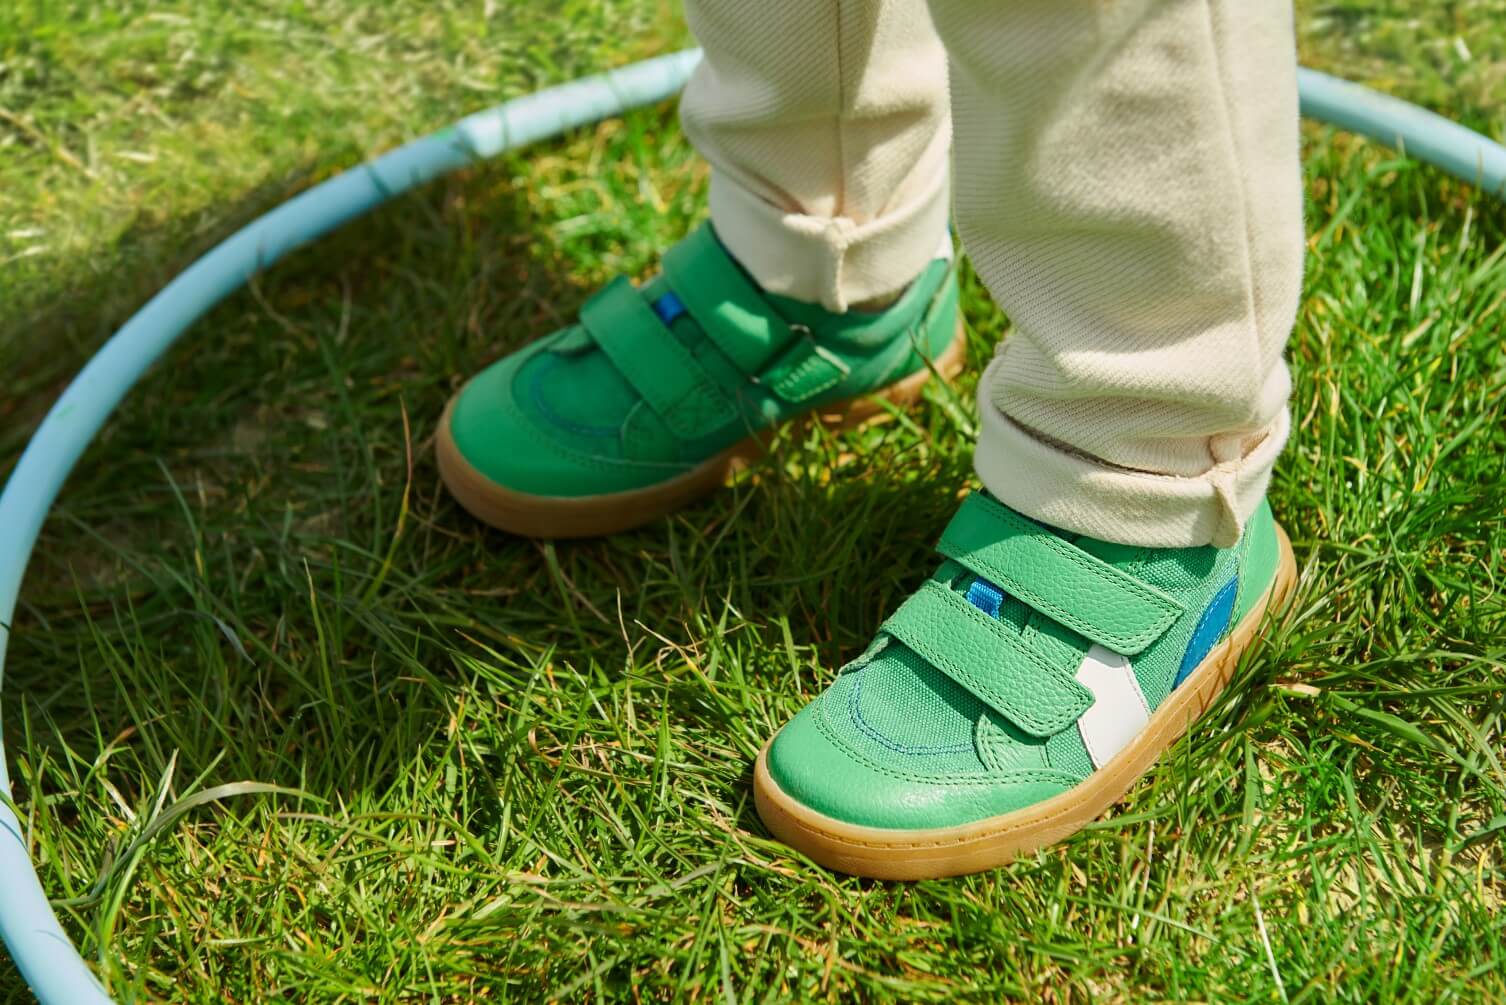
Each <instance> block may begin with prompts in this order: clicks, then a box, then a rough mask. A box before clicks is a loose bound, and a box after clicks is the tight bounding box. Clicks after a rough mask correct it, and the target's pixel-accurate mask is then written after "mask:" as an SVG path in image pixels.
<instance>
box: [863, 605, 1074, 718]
mask: <svg viewBox="0 0 1506 1005" xmlns="http://www.w3.org/2000/svg"><path fill="white" fill-rule="evenodd" d="M879 630H880V631H882V632H886V633H888V634H889V635H891V636H893V637H894V638H896V639H898V640H899V641H901V642H903V643H904V644H905V645H907V646H909V647H910V648H911V649H913V650H915V652H916V654H917V655H918V656H920V657H921V658H922V659H924V660H925V661H926V662H927V663H929V664H931V665H932V666H933V667H935V668H936V669H937V670H940V671H941V672H942V673H944V674H946V675H947V676H948V677H950V678H952V680H954V681H956V682H957V683H958V684H961V685H962V686H963V687H965V688H967V689H968V690H969V691H971V692H972V693H973V694H975V695H977V696H978V698H979V699H980V700H982V701H983V702H984V703H985V704H987V705H988V706H989V707H990V708H992V709H993V710H994V711H996V712H998V713H999V714H1000V715H1002V716H1004V717H1005V718H1007V719H1008V720H1009V721H1010V722H1012V723H1014V724H1015V725H1016V726H1018V727H1019V728H1020V729H1023V730H1024V731H1025V732H1027V733H1029V734H1030V735H1032V736H1037V737H1046V736H1051V735H1053V734H1055V733H1059V732H1061V731H1062V730H1063V729H1066V728H1067V727H1068V726H1070V725H1071V724H1072V723H1074V722H1076V721H1077V719H1078V717H1079V716H1081V715H1082V714H1083V712H1085V711H1087V710H1088V708H1089V706H1091V705H1092V704H1093V696H1092V694H1091V693H1090V692H1089V691H1088V690H1087V688H1085V687H1083V686H1082V685H1081V684H1079V683H1077V681H1076V680H1074V679H1073V677H1072V673H1073V670H1074V669H1075V668H1073V667H1066V666H1058V665H1056V664H1054V663H1052V662H1051V661H1049V660H1047V659H1046V657H1044V656H1042V655H1041V654H1040V653H1038V652H1036V651H1035V650H1034V649H1032V648H1031V647H1030V644H1029V643H1028V642H1026V641H1025V639H1024V638H1022V637H1021V636H1020V635H1019V634H1017V633H1015V632H1013V631H1011V630H1010V629H1009V627H1008V626H1007V625H1006V624H1004V623H1003V622H1002V621H999V620H997V619H995V618H991V617H989V616H988V615H987V614H984V613H983V612H982V611H980V610H978V608H976V607H974V606H973V605H972V604H970V603H968V602H967V599H966V598H964V597H963V596H962V594H960V593H958V592H956V591H955V590H952V589H949V588H948V587H946V586H944V585H942V584H941V583H938V582H936V581H935V580H934V579H929V580H926V582H925V583H923V584H922V585H921V588H920V589H919V590H917V591H916V592H915V593H914V594H913V595H911V597H910V599H908V600H906V601H905V602H904V603H903V604H902V605H900V608H899V610H897V611H895V612H894V615H893V616H892V617H891V618H889V620H888V621H885V622H884V623H883V625H882V626H881V627H880V628H879Z"/></svg>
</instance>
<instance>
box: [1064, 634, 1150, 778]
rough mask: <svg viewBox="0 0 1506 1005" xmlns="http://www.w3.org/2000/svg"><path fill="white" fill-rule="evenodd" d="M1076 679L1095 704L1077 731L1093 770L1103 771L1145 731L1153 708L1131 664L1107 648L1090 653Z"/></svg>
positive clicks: (1084, 715)
mask: <svg viewBox="0 0 1506 1005" xmlns="http://www.w3.org/2000/svg"><path fill="white" fill-rule="evenodd" d="M1076 676H1077V683H1079V684H1081V685H1082V686H1083V687H1085V688H1087V689H1088V690H1089V691H1091V692H1092V693H1093V704H1092V705H1091V706H1089V708H1088V710H1087V711H1086V712H1084V713H1083V714H1082V717H1081V718H1080V719H1078V720H1077V731H1078V734H1079V735H1080V736H1082V742H1083V746H1085V747H1087V748H1088V756H1089V757H1091V758H1092V759H1093V767H1095V768H1101V767H1103V765H1104V763H1105V762H1106V761H1108V760H1109V758H1111V757H1113V756H1114V755H1115V754H1117V753H1119V751H1121V750H1123V749H1124V747H1125V744H1127V743H1129V742H1130V741H1131V740H1133V739H1134V738H1135V737H1136V736H1137V735H1138V734H1139V732H1140V730H1142V729H1144V728H1145V724H1146V723H1147V722H1149V721H1150V708H1149V707H1148V706H1147V705H1146V704H1145V695H1144V693H1143V692H1141V690H1140V682H1139V681H1138V680H1136V679H1135V669H1134V667H1132V666H1130V661H1129V660H1128V659H1126V658H1125V657H1123V656H1121V655H1119V654H1118V653H1115V652H1110V651H1109V650H1107V649H1105V648H1103V646H1098V645H1095V646H1093V647H1092V648H1091V649H1089V650H1088V655H1086V656H1084V657H1083V661H1082V666H1080V667H1078V668H1077V674H1076Z"/></svg>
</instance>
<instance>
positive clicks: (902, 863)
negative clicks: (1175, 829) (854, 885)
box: [753, 527, 1297, 879]
mask: <svg viewBox="0 0 1506 1005" xmlns="http://www.w3.org/2000/svg"><path fill="white" fill-rule="evenodd" d="M1276 536H1277V540H1278V547H1279V548H1280V554H1281V557H1280V561H1279V563H1278V565H1277V567H1276V575H1275V578H1274V579H1273V580H1272V582H1271V585H1270V586H1269V587H1267V589H1266V592H1265V596H1263V597H1262V598H1261V600H1260V602H1259V603H1258V604H1256V605H1255V607H1254V609H1253V610H1251V611H1250V613H1249V614H1247V615H1245V617H1244V620H1242V621H1241V622H1240V623H1239V624H1238V625H1237V626H1236V627H1235V628H1234V630H1233V631H1232V632H1230V633H1229V637H1228V638H1227V639H1225V640H1224V641H1223V642H1222V643H1220V644H1219V645H1218V646H1216V647H1215V648H1214V650H1213V652H1211V653H1209V654H1208V656H1207V657H1206V658H1205V659H1204V660H1203V662H1202V663H1200V664H1198V667H1197V669H1196V670H1194V671H1192V673H1191V674H1190V675H1189V676H1188V677H1187V679H1186V680H1185V681H1183V682H1182V685H1181V686H1180V687H1178V688H1177V689H1176V690H1175V691H1173V692H1172V693H1171V695H1170V696H1168V697H1167V699H1166V702H1165V704H1163V705H1162V706H1161V707H1160V708H1159V709H1157V710H1156V712H1155V714H1154V715H1152V716H1151V717H1150V721H1149V722H1148V723H1147V724H1146V726H1145V728H1144V729H1143V730H1142V731H1141V732H1140V735H1138V736H1137V737H1135V739H1133V740H1132V741H1130V743H1129V745H1128V746H1126V747H1125V748H1124V749H1123V750H1121V751H1120V752H1119V753H1118V754H1117V755H1115V756H1114V757H1113V758H1112V759H1110V760H1109V762H1108V763H1107V764H1105V765H1104V766H1103V767H1101V768H1099V769H1098V770H1097V771H1095V772H1093V773H1092V774H1091V775H1089V776H1088V777H1087V778H1086V779H1084V780H1083V781H1082V782H1081V783H1079V784H1078V785H1077V786H1075V787H1074V788H1072V789H1070V790H1069V791H1067V792H1063V793H1061V794H1060V795H1057V796H1053V797H1051V798H1050V799H1046V800H1043V801H1042V802H1039V803H1037V804H1035V805H1034V806H1027V807H1025V808H1024V809H1021V810H1014V811H1012V812H1010V813H1003V814H1000V815H999V816H996V817H989V818H987V819H985V820H977V821H974V822H972V823H967V824H958V825H956V826H953V827H936V828H930V829H926V830H892V829H886V828H882V827H865V826H861V825H858V824H849V823H844V822H842V821H840V820H835V819H833V818H831V817H828V816H826V815H825V814H822V813H818V812H816V811H815V810H812V809H809V808H808V807H806V806H804V805H802V804H801V803H799V802H797V801H796V800H795V799H793V798H791V797H790V796H788V795H786V794H785V792H784V791H783V790H782V789H780V788H779V785H778V783H777V782H775V781H774V778H773V776H772V775H770V774H769V766H768V753H769V748H768V746H767V745H765V747H764V749H763V750H762V751H761V752H760V753H759V755H758V764H757V766H756V767H755V769H754V773H753V799H754V803H755V805H756V806H757V807H758V815H759V816H760V817H762V818H763V822H764V826H766V827H768V829H769V830H770V831H771V832H772V833H773V834H774V836H775V837H777V838H779V840H781V841H783V842H784V843H785V844H787V845H789V846H790V847H792V848H795V849H796V850H798V851H800V852H803V853H804V854H805V855H807V856H808V857H809V858H811V859H812V860H814V861H815V862H817V863H819V864H821V865H823V866H826V867H827V868H829V869H835V870H836V871H838V872H845V873H849V874H851V875H854V876H869V877H872V878H874V879H935V878H939V877H942V876H960V875H963V874H966V873H972V872H981V871H983V870H985V869H993V868H995V867H997V866H1001V865H1004V864H1005V863H1007V862H1009V861H1010V860H1012V859H1014V858H1015V857H1016V856H1018V855H1025V854H1029V853H1030V852H1033V851H1035V850H1036V849H1038V848H1043V847H1045V846H1046V845H1050V844H1055V843H1056V842H1058V841H1060V840H1062V839H1063V838H1066V837H1068V836H1069V835H1072V834H1075V833H1076V832H1077V831H1079V830H1081V829H1082V828H1083V827H1084V826H1085V825H1087V824H1089V823H1091V822H1092V821H1094V820H1096V819H1098V817H1099V816H1101V815H1102V814H1103V812H1104V811H1105V810H1107V809H1108V808H1109V807H1110V806H1112V805H1113V804H1114V803H1116V802H1118V801H1119V799H1121V798H1122V797H1123V796H1124V794H1125V793H1126V792H1128V791H1129V789H1130V786H1132V785H1134V784H1135V782H1136V781H1138V780H1139V778H1140V777H1141V776H1142V775H1144V774H1145V772H1147V771H1149V770H1150V767H1151V765H1153V764H1154V763H1155V761H1156V759H1157V758H1158V757H1160V755H1161V753H1162V752H1163V751H1165V750H1166V748H1168V747H1170V746H1171V745H1172V743H1174V742H1175V741H1176V740H1177V738H1178V737H1180V736H1181V735H1182V734H1183V733H1185V732H1186V731H1187V728H1188V726H1190V725H1191V724H1192V723H1193V722H1194V721H1195V720H1196V719H1197V718H1198V717H1199V716H1201V715H1202V714H1203V712H1204V711H1206V710H1207V708H1208V706H1209V705H1211V704H1212V703H1213V700H1214V699H1215V698H1217V697H1218V695H1219V694H1220V693H1221V692H1222V691H1223V690H1224V688H1225V686H1227V684H1228V683H1229V678H1230V677H1231V676H1232V675H1233V673H1234V668H1235V667H1236V666H1237V665H1238V664H1239V659H1240V656H1242V655H1243V654H1244V653H1245V651H1246V650H1248V649H1250V648H1251V647H1252V645H1254V644H1255V643H1257V642H1258V641H1259V638H1260V634H1261V630H1262V627H1263V626H1264V625H1265V623H1266V622H1265V620H1264V619H1265V615H1266V612H1267V611H1270V612H1272V613H1274V612H1278V611H1280V610H1281V609H1282V606H1283V605H1284V604H1285V602H1286V599H1287V597H1288V596H1289V595H1290V593H1291V589H1292V586H1293V585H1294V584H1295V583H1296V580H1297V564H1296V560H1295V559H1294V558H1293V556H1292V545H1291V542H1290V541H1289V540H1288V539H1287V536H1286V532H1285V531H1283V530H1282V529H1281V528H1280V527H1277V528H1276ZM769 742H770V743H773V740H772V739H771V740H770V741H769Z"/></svg>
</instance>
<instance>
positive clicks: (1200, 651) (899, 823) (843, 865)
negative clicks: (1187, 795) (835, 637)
mask: <svg viewBox="0 0 1506 1005" xmlns="http://www.w3.org/2000/svg"><path fill="white" fill-rule="evenodd" d="M938 550H939V551H940V552H941V554H942V555H943V556H945V561H943V562H942V564H941V568H940V569H938V570H937V571H936V573H935V574H934V575H933V576H932V577H931V578H930V579H929V580H928V581H927V582H925V583H924V584H923V585H922V586H921V588H920V590H918V591H917V592H916V593H915V594H914V595H913V596H911V597H910V599H909V600H907V601H906V602H905V603H904V604H903V605H902V606H901V607H900V609H899V610H898V611H897V612H896V613H895V614H894V615H893V616H892V617H891V618H890V619H889V620H888V621H886V622H884V624H883V626H882V627H881V628H880V629H879V634H878V638H877V639H876V640H875V642H874V644H873V645H871V646H869V647H868V650H867V652H865V653H864V654H863V655H862V656H860V657H859V658H858V659H857V660H855V661H853V662H852V663H851V664H849V665H848V666H846V667H845V668H843V670H842V672H841V673H840V674H839V675H838V677H837V679H836V681H835V682H833V683H832V685H831V687H829V688H827V690H826V691H825V692H824V693H823V694H821V695H820V696H819V697H817V698H816V700H815V701H813V702H811V703H810V704H809V705H807V706H806V707H805V708H804V709H803V710H802V711H801V712H800V714H799V715H797V716H795V718H794V719H793V720H791V721H790V722H789V723H788V724H787V725H786V726H785V727H784V728H783V729H782V730H780V731H779V732H778V733H777V734H776V735H775V736H774V738H773V740H771V741H770V742H769V744H768V746H766V747H765V748H764V750H763V753H762V754H760V755H759V758H758V766H757V769H756V772H755V776H754V795H755V798H756V802H757V805H758V812H759V815H760V816H762V817H763V820H764V823H765V824H766V825H767V826H768V828H769V830H771V831H773V832H774V834H775V835H776V836H777V837H779V838H780V839H782V840H783V841H785V842H786V843H788V844H790V845H792V846H794V847H795V848H797V849H799V850H800V851H802V852H804V853H805V854H807V855H809V856H810V857H811V858H813V859H815V860H816V861H817V862H819V863H821V864H822V865H825V866H828V867H830V868H832V869H837V870H840V871H842V872H848V873H854V874H856V875H860V876H874V877H879V878H885V879H923V878H927V877H934V876H948V875H956V874H959V873H967V872H976V871H979V870H982V869H988V868H992V867H994V866H997V865H1001V864H1003V863H1004V862H1007V861H1009V860H1010V859H1011V858H1013V857H1014V856H1015V855H1018V854H1022V853H1028V852H1030V851H1032V850H1034V849H1036V848H1039V847H1041V846H1043V845H1047V844H1051V843H1053V842H1055V841H1059V840H1061V839H1062V838H1065V837H1067V836H1068V835H1069V834H1072V833H1074V832H1076V831H1077V830H1078V829H1079V828H1081V827H1082V826H1083V825H1084V824H1087V823H1088V822H1090V821H1091V820H1093V819H1094V818H1096V817H1097V816H1099V815H1100V814H1101V813H1103V812H1104V810H1106V809H1108V807H1109V806H1110V805H1111V804H1112V803H1114V802H1115V801H1116V800H1117V799H1119V798H1120V797H1121V796H1122V795H1123V794H1124V793H1125V792H1126V791H1128V789H1129V787H1130V786H1131V785H1132V784H1133V783H1134V782H1135V780H1136V779H1138V778H1139V777H1140V776H1141V775H1142V774H1144V773H1145V772H1146V771H1147V770H1148V769H1149V768H1150V766H1151V764H1152V763H1154V762H1155V760H1156V757H1157V756H1158V755H1159V754H1160V753H1161V751H1163V750H1165V749H1166V748H1167V747H1168V746H1170V745H1171V743H1172V741H1174V740H1175V739H1176V738H1177V737H1178V736H1180V735H1181V734H1182V732H1183V731H1184V730H1186V728H1187V726H1188V724H1189V723H1191V722H1192V721H1193V720H1194V719H1196V718H1197V717H1198V716H1199V715H1200V714H1201V713H1202V712H1203V710H1204V709H1206V708H1207V707H1208V706H1209V704H1210V703H1212V701H1213V699H1214V697H1215V696H1216V695H1217V694H1218V693H1219V692H1220V691H1221V690H1223V687H1224V685H1225V684H1226V683H1227V682H1228V679H1229V676H1230V674H1231V673H1232V672H1233V669H1234V667H1235V665H1236V663H1237V662H1238V660H1239V656H1240V654H1241V653H1242V652H1244V651H1245V649H1247V648H1248V647H1249V646H1250V645H1251V643H1252V642H1254V641H1255V639H1256V637H1257V634H1258V630H1259V628H1260V625H1261V618H1262V615H1263V614H1264V613H1265V612H1266V610H1267V608H1270V607H1274V606H1275V605H1278V604H1280V603H1281V602H1282V601H1283V600H1284V598H1285V596H1286V594H1287V592H1288V591H1289V590H1290V588H1291V585H1292V583H1293V582H1294V580H1295V578H1296V567H1295V564H1294V562H1293V560H1292V551H1291V545H1290V543H1288V541H1287V539H1286V535H1285V533H1283V532H1282V530H1281V528H1279V527H1278V526H1276V523H1275V521H1274V520H1272V518H1271V511H1270V508H1269V506H1267V505H1265V504H1262V505H1261V507H1260V509H1259V511H1258V512H1257V513H1256V514H1255V516H1254V518H1253V519H1252V520H1251V521H1250V524H1249V526H1248V528H1247V529H1246V530H1245V533H1244V536H1243V537H1242V538H1241V540H1240V541H1239V543H1238V544H1236V545H1234V546H1233V547H1232V548H1224V549H1219V548H1213V547H1205V548H1182V549H1176V548H1138V547H1129V546H1126V545H1118V544H1109V543H1106V542H1103V541H1095V540H1091V539H1088V538H1082V537H1077V538H1074V537H1072V536H1071V535H1066V534H1062V533H1059V532H1056V531H1053V530H1050V529H1048V528H1045V527H1042V526H1040V525H1039V524H1036V523H1034V522H1032V521H1030V520H1027V519H1025V518H1024V517H1022V516H1020V515H1019V514H1017V513H1015V512H1014V511H1012V510H1010V509H1008V508H1007V507H1005V506H1003V505H1001V504H1000V503H999V502H997V501H996V500H994V499H993V498H992V497H990V496H988V495H985V494H983V493H975V494H974V495H972V496H970V497H968V499H967V500H966V501H965V502H963V504H962V508H961V510H960V511H959V512H958V513H957V516H956V517H955V518H953V520H952V523H951V524H950V526H948V527H947V530H946V532H945V534H943V535H942V539H941V544H940V545H939V546H938Z"/></svg>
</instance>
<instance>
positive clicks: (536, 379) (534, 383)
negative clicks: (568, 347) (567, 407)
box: [528, 354, 621, 437]
mask: <svg viewBox="0 0 1506 1005" xmlns="http://www.w3.org/2000/svg"><path fill="white" fill-rule="evenodd" d="M559 365H560V358H559V357H558V356H555V355H552V354H551V355H550V357H549V359H548V360H546V361H545V362H544V365H543V366H541V367H539V368H538V369H537V370H535V371H534V374H533V379H532V380H530V381H529V382H528V396H529V397H530V398H532V399H533V404H534V406H535V407H536V408H538V410H539V411H541V412H543V413H544V417H545V418H547V419H548V420H549V421H550V422H552V423H554V424H555V425H557V426H559V427H560V428H562V429H568V430H569V431H570V432H572V433H579V434H580V435H581V436H600V437H609V436H616V435H618V433H620V432H621V429H619V428H618V427H617V426H585V425H582V424H580V423H578V422H571V421H570V420H569V419H567V418H565V417H564V416H563V415H561V414H559V413H558V412H556V411H555V410H554V407H553V406H552V405H550V404H549V401H548V399H546V398H545V397H544V378H545V377H547V376H548V375H549V373H550V371H552V370H554V369H555V368H556V367H558V366H559Z"/></svg>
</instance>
